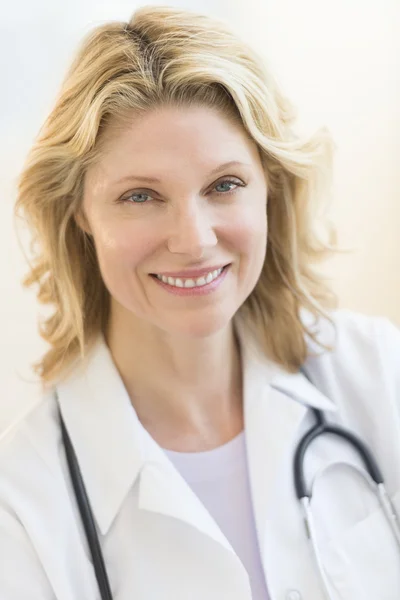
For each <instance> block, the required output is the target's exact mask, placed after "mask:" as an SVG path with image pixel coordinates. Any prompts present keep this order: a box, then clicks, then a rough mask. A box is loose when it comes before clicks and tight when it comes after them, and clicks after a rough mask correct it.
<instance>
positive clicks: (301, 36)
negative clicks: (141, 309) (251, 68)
mask: <svg viewBox="0 0 400 600" xmlns="http://www.w3.org/2000/svg"><path fill="white" fill-rule="evenodd" d="M140 4H142V3H137V2H128V1H123V0H120V1H116V0H108V1H105V2H100V1H98V0H97V1H96V0H69V2H68V3H65V2H62V1H61V0H59V1H58V2H55V1H54V0H52V1H50V0H42V1H41V2H34V3H31V2H30V0H20V2H18V3H8V5H7V9H6V12H5V11H4V10H3V13H2V22H1V25H0V31H1V35H0V55H1V56H2V57H3V62H4V61H5V67H4V70H3V69H2V71H3V72H2V90H3V93H2V94H1V98H0V103H1V110H0V134H1V139H2V153H1V161H0V182H1V183H0V185H1V192H2V194H1V197H2V202H1V203H0V211H1V213H0V227H1V235H0V243H1V251H2V256H3V261H2V277H1V284H0V285H1V292H2V293H1V295H0V302H1V313H2V317H3V328H2V343H1V345H0V359H1V360H0V382H1V384H0V391H1V396H0V398H1V401H0V435H1V432H4V431H6V430H7V429H8V428H10V427H12V426H13V423H15V422H16V421H17V420H18V419H19V418H20V417H21V415H23V414H24V412H26V411H27V410H29V409H30V407H32V406H33V404H34V403H35V402H36V401H38V399H39V397H40V393H39V392H40V390H39V387H38V386H37V385H35V384H34V383H29V381H31V380H33V376H32V373H31V371H30V369H29V364H30V362H31V361H32V360H33V359H34V358H36V357H37V356H39V354H40V353H41V352H42V351H43V350H44V344H43V343H42V341H41V340H40V339H39V337H38V335H37V331H36V329H37V327H36V320H37V317H38V314H39V309H38V306H37V304H36V300H35V296H34V293H33V292H28V291H24V290H22V288H21V286H20V280H21V278H22V276H23V274H24V272H25V270H26V268H25V263H24V259H23V256H22V253H21V251H20V249H19V247H18V243H17V240H16V237H15V233H14V229H13V222H12V207H13V202H14V198H15V187H14V186H15V177H16V175H17V173H18V171H19V169H20V168H21V165H22V161H23V159H24V156H25V154H26V152H27V150H28V148H29V146H30V144H31V142H32V140H33V137H34V136H35V135H36V133H37V130H38V128H39V126H40V124H41V123H42V121H43V119H44V118H45V116H46V114H47V112H48V110H49V109H50V107H51V106H52V102H53V99H54V96H55V94H56V91H57V89H58V86H59V84H60V82H61V79H62V77H63V74H64V72H65V69H66V67H67V65H68V64H69V61H70V57H71V54H72V52H73V51H74V49H75V47H76V44H77V43H78V41H79V40H80V39H81V37H82V35H83V34H84V33H86V32H87V31H88V30H89V29H90V28H91V27H92V26H93V25H96V24H97V23H100V22H102V21H104V20H108V19H113V20H119V19H121V20H125V19H127V18H128V17H129V15H130V14H131V13H132V12H133V10H134V9H135V7H136V6H138V5H140ZM148 4H151V2H149V3H148ZM153 4H157V2H153ZM160 4H162V2H160ZM166 4H167V2H166ZM171 4H173V5H175V6H182V7H187V8H193V9H195V10H199V11H201V12H204V13H209V14H211V15H216V16H219V17H222V18H223V19H225V20H227V21H229V22H230V23H231V24H232V26H233V27H234V28H235V29H236V30H237V31H238V32H239V33H240V34H242V35H244V36H245V37H246V38H247V39H249V40H250V41H251V42H252V43H253V44H254V46H255V47H256V49H257V50H258V51H259V52H260V53H261V54H263V55H265V57H266V58H267V59H268V60H269V61H270V63H271V64H272V66H273V68H274V70H275V72H276V74H277V76H278V79H279V80H280V82H281V84H282V86H283V87H284V90H285V91H286V93H287V95H288V96H289V97H290V98H292V100H293V101H294V103H295V104H296V105H297V106H298V109H299V117H300V127H301V128H303V130H304V131H308V130H309V131H312V130H313V129H315V128H318V127H320V126H325V125H326V126H328V128H329V129H330V131H331V133H332V135H333V137H334V139H335V142H336V144H337V146H338V150H337V153H336V158H335V179H334V202H333V205H332V208H331V216H332V218H333V219H334V220H335V222H336V223H337V225H338V229H339V241H340V243H341V244H343V245H344V246H346V247H349V246H350V247H352V248H353V253H352V254H349V255H344V256H340V257H336V258H335V259H334V260H332V261H330V262H329V263H327V264H326V265H325V272H326V273H327V274H328V275H329V276H330V277H331V278H332V285H333V287H334V289H335V290H336V291H337V293H338V295H339V301H340V306H343V307H346V308H350V309H354V310H358V311H361V312H364V313H367V314H381V315H385V316H388V317H389V318H391V319H392V320H393V321H394V322H396V323H397V324H399V325H400V269H399V257H400V241H399V235H398V229H399V227H400V198H399V192H398V190H399V188H400V174H399V173H400V170H399V168H398V162H399V156H400V141H399V140H400V123H399V121H400V110H399V106H400V84H399V78H400V75H399V73H400V68H399V67H400V52H399V50H400V48H399V46H400V43H399V39H400V36H399V35H398V32H399V30H400V29H399V25H400V3H399V2H398V0H380V2H379V3H377V2H376V1H373V2H372V1H371V0H363V1H361V0H336V2H330V1H328V0H301V2H299V0H274V1H273V2H272V1H270V2H266V1H265V0H242V1H241V2H236V3H232V1H231V0H230V1H228V0H220V1H219V2H218V0H213V1H212V2H211V1H210V0H209V1H208V2H204V1H203V2H202V1H200V0H198V1H197V2H194V1H192V2H179V3H178V2H171Z"/></svg>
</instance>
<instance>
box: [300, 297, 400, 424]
mask: <svg viewBox="0 0 400 600" xmlns="http://www.w3.org/2000/svg"><path fill="white" fill-rule="evenodd" d="M329 316H330V318H331V319H332V324H331V323H329V322H328V321H326V320H323V321H320V322H318V325H317V326H316V327H317V332H318V339H319V341H322V342H323V343H324V344H328V345H330V346H331V347H332V351H323V352H322V351H321V350H319V353H318V356H311V355H310V356H309V358H308V359H307V361H306V363H305V368H306V370H307V372H308V373H309V375H310V377H311V379H312V380H313V383H315V385H316V386H317V387H318V388H319V389H320V390H321V391H322V392H323V393H325V394H326V395H327V396H328V397H330V398H331V399H332V400H333V401H334V402H335V403H336V404H338V405H339V408H342V409H343V410H345V411H347V410H349V409H351V407H353V409H354V410H357V411H362V410H367V409H369V410H370V411H372V412H375V411H376V410H377V407H378V403H377V398H379V399H380V400H382V398H385V400H386V402H385V406H383V405H382V401H380V402H379V408H380V410H381V409H382V410H383V411H384V410H385V409H387V410H395V412H396V415H397V416H398V415H399V414H400V329H399V328H398V327H397V326H396V325H395V324H394V323H393V322H392V321H391V320H390V319H388V318H387V317H384V316H375V315H366V314H363V313H360V312H356V311H352V310H348V309H337V310H334V311H332V312H331V313H329ZM310 346H311V345H310ZM315 350H316V345H315V346H314V345H313V346H312V351H313V352H314V351H315Z"/></svg>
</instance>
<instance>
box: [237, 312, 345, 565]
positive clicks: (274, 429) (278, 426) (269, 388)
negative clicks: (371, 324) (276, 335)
mask: <svg viewBox="0 0 400 600" xmlns="http://www.w3.org/2000/svg"><path fill="white" fill-rule="evenodd" d="M236 327H237V331H238V334H239V339H240V346H241V359H242V369H243V401H244V421H245V431H246V445H247V454H248V468H249V479H250V487H251V491H252V499H253V507H254V516H255V523H256V528H257V534H258V540H259V544H260V551H261V556H262V558H263V559H264V558H265V540H266V536H267V534H268V532H267V530H266V528H267V523H268V515H269V514H271V502H270V498H271V495H272V493H271V492H272V490H273V489H274V488H275V487H276V485H277V482H278V480H280V479H281V475H282V469H285V477H286V479H288V480H290V482H289V490H291V493H290V498H289V499H288V501H289V502H293V499H294V496H293V490H292V489H291V488H292V487H293V486H292V469H291V463H292V457H293V452H294V448H295V444H296V442H297V440H298V438H299V435H300V432H301V430H302V429H304V423H305V421H306V419H307V416H306V415H307V413H308V412H309V411H308V409H309V407H315V408H319V409H321V410H328V411H335V410H336V407H335V405H334V404H333V403H332V402H331V400H329V399H328V398H327V397H326V396H325V395H324V394H322V393H321V392H320V391H319V390H318V389H317V388H316V387H315V386H314V385H313V384H312V383H311V382H309V381H308V379H307V378H306V377H305V376H304V374H302V373H301V372H298V373H289V372H288V371H286V370H285V369H283V368H282V367H281V366H280V365H279V364H277V363H274V362H272V361H269V360H268V359H267V358H266V357H265V355H264V354H263V352H262V351H261V350H260V348H259V347H258V346H257V344H256V343H255V340H254V339H253V338H252V337H251V336H250V335H249V332H246V328H245V325H244V324H243V322H242V323H241V322H238V323H237V325H236ZM288 465H289V466H290V468H289V469H288ZM296 508H298V507H297V504H296Z"/></svg>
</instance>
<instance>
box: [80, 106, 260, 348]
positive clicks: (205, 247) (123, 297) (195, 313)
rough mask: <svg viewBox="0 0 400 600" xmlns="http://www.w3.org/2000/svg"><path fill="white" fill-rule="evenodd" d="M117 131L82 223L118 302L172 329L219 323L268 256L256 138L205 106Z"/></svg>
mask: <svg viewBox="0 0 400 600" xmlns="http://www.w3.org/2000/svg"><path fill="white" fill-rule="evenodd" d="M110 132H111V134H112V135H110V136H107V140H106V141H105V146H104V152H103V153H102V158H101V159H100V161H99V162H98V163H97V164H96V165H94V166H92V167H91V168H90V169H89V171H88V172H87V173H86V177H85V185H84V199H83V209H84V213H85V216H86V221H87V225H83V226H84V227H85V228H86V231H88V232H89V233H90V234H91V235H92V236H93V238H94V243H95V247H96V251H97V256H98V261H99V265H100V270H101V274H102V277H103V280H104V283H105V285H106V287H107V289H108V290H109V292H110V294H111V310H112V312H113V313H115V311H119V313H120V314H119V316H120V317H121V318H122V322H125V321H126V320H128V321H129V320H131V319H133V320H137V319H140V320H141V321H145V322H147V323H148V324H151V325H153V326H156V327H157V328H160V329H161V330H163V331H165V332H168V333H171V334H174V333H177V334H184V335H189V336H206V335H210V334H212V333H214V332H216V331H218V330H219V329H221V328H222V327H224V326H226V325H227V324H228V323H229V321H230V320H231V318H232V317H233V315H234V314H235V313H236V311H237V310H238V309H239V307H240V306H241V304H242V303H243V302H244V301H245V299H246V298H247V297H248V296H249V294H250V293H251V291H252V290H253V288H254V286H255V285H256V283H257V280H258V278H259V276H260V272H261V269H262V265H263V263H264V257H265V252H266V242H267V211H266V202H267V185H266V180H265V175H264V171H263V168H262V164H261V160H260V157H259V153H258V150H257V147H256V145H255V144H254V142H252V141H251V140H249V138H248V137H247V135H246V133H245V131H244V130H243V129H242V128H241V127H240V126H239V125H234V124H232V122H231V121H229V120H227V119H226V118H224V117H222V116H220V114H219V113H217V112H215V111H214V110H211V109H209V108H205V107H191V108H186V109H181V108H180V109H177V108H172V107H168V108H162V109H158V110H156V111H153V112H149V113H147V114H146V115H145V116H140V117H136V118H133V119H132V121H131V122H130V124H129V125H128V126H127V127H125V128H124V129H122V130H121V129H119V130H115V131H113V130H110ZM233 161H235V162H233ZM224 163H231V164H226V165H225V166H223V165H224ZM79 222H80V224H81V225H82V221H79ZM221 268H223V270H222V272H220V269H221ZM121 318H120V320H119V322H121ZM124 320H125V321H124ZM142 324H143V323H142ZM126 325H127V327H129V323H128V322H126Z"/></svg>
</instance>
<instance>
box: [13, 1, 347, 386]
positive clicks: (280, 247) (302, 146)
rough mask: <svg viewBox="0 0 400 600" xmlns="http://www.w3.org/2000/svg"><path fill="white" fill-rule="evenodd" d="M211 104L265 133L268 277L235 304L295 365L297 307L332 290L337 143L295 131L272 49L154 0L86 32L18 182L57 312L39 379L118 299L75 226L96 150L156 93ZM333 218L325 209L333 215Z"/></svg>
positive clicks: (45, 380)
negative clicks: (327, 271)
mask: <svg viewBox="0 0 400 600" xmlns="http://www.w3.org/2000/svg"><path fill="white" fill-rule="evenodd" d="M167 104H170V105H174V106H191V105H203V106H207V107H211V108H214V109H216V110H218V111H220V112H221V113H222V114H223V115H224V116H227V117H229V118H232V119H233V120H234V121H235V122H240V123H241V125H242V126H243V127H244V129H245V130H246V132H247V134H248V135H249V136H250V137H251V138H252V140H253V141H254V142H255V143H256V144H257V146H258V149H259V152H260V156H261V158H262V162H263V166H264V170H265V175H266V178H267V180H268V203H267V217H268V230H269V231H268V244H267V252H266V258H265V263H264V266H263V269H262V272H261V276H260V279H259V281H258V283H257V285H256V287H255V289H254V290H253V292H252V293H251V294H250V296H249V297H248V298H247V300H246V301H245V302H244V304H243V305H242V307H241V308H240V309H239V311H238V313H237V314H238V315H242V316H243V317H244V318H246V319H247V320H248V322H249V323H250V325H252V326H253V328H254V331H255V332H256V333H257V335H258V336H259V339H260V341H261V343H262V346H263V348H264V349H265V353H266V355H267V356H268V357H270V358H271V359H272V360H274V361H276V362H278V363H280V364H281V365H282V366H283V367H285V368H286V369H287V370H288V371H290V372H295V371H297V370H298V368H299V367H300V365H301V364H302V363H303V362H304V360H305V359H306V356H307V344H306V340H305V334H306V335H308V336H309V338H311V339H313V340H314V341H316V342H317V343H319V344H320V346H322V347H323V348H325V349H331V347H330V346H324V345H323V344H322V343H320V342H318V340H317V339H316V338H315V335H314V333H313V332H312V331H311V329H308V327H307V326H306V325H305V323H304V322H303V319H302V318H301V314H302V311H303V310H305V311H307V312H308V311H309V312H310V313H311V314H312V315H314V317H315V319H317V318H318V317H319V316H325V317H326V318H328V319H329V320H330V321H331V323H333V321H332V320H331V319H330V317H329V314H328V313H327V312H325V310H324V308H327V307H329V308H332V307H336V306H337V298H336V296H335V294H334V293H333V292H332V290H330V289H329V288H328V286H327V284H326V283H325V282H324V280H323V279H324V278H323V277H322V275H321V274H318V273H317V272H316V271H315V270H314V269H313V265H314V264H315V263H317V262H319V261H321V260H324V259H325V258H326V257H327V256H328V255H329V254H330V253H332V252H341V250H339V249H338V248H337V247H335V248H334V247H333V245H332V243H333V242H334V240H335V239H336V237H335V236H336V231H335V228H334V227H333V226H332V224H329V226H328V228H327V231H329V240H328V241H323V239H322V238H320V236H319V234H318V231H317V227H318V226H319V225H320V223H321V222H322V221H321V220H318V219H317V212H318V210H319V209H320V208H321V207H324V206H325V205H327V200H328V199H329V198H330V195H331V187H332V186H331V179H332V177H331V174H332V155H333V149H334V144H333V142H332V139H331V137H330V135H329V133H328V131H327V130H326V128H323V129H321V130H319V131H318V132H317V133H315V134H314V135H313V136H312V137H311V138H307V139H300V137H299V136H298V135H296V134H295V133H294V130H293V125H294V121H295V111H294V109H293V106H292V105H291V103H290V102H289V101H288V100H287V98H285V97H284V95H283V94H282V92H281V91H280V89H279V87H278V84H277V81H276V80H275V78H274V76H273V74H272V73H271V72H269V69H268V68H267V65H266V62H265V60H263V59H261V57H260V56H259V55H258V54H257V53H256V51H255V50H254V49H252V48H251V47H250V46H249V45H247V44H246V43H245V42H244V41H243V40H242V39H240V38H239V37H238V35H237V34H235V33H233V31H231V30H230V29H229V28H228V27H227V25H226V24H224V23H223V22H221V21H219V20H216V19H212V18H210V17H208V16H205V15H201V14H197V13H195V12H191V11H184V10H181V9H176V8H172V7H166V6H146V7H142V8H140V9H138V10H136V11H135V13H134V14H133V15H132V18H131V19H130V21H129V22H127V23H125V22H110V23H106V24H103V25H100V26H97V27H96V28H95V29H93V30H92V31H91V32H90V33H89V34H88V35H87V36H86V37H85V39H84V40H83V41H82V44H81V46H80V48H79V49H78V51H77V53H76V56H75V58H74V60H73V62H72V64H71V66H70V68H69V70H68V72H67V74H66V77H65V79H64V82H63V84H62V86H61V89H60V92H59V95H58V97H57V99H56V102H55V106H54V108H53V110H52V111H51V113H50V115H49V116H48V118H47V119H46V121H45V123H44V124H43V126H42V128H41V129H40V131H39V134H38V136H37V138H36V140H35V142H34V144H33V146H32V148H31V150H30V152H29V154H28V157H27V159H26V164H25V165H24V168H23V170H22V172H21V174H20V177H19V180H18V197H17V202H16V207H15V214H16V216H22V217H23V218H24V219H25V221H26V222H27V224H28V227H29V229H30V231H31V234H32V244H31V258H30V259H28V261H29V263H30V271H29V273H28V274H27V275H26V277H25V278H24V280H23V284H24V286H25V287H28V286H32V285H35V284H36V285H37V298H38V301H39V302H40V303H43V304H50V305H52V306H53V307H54V311H53V312H52V314H51V315H50V316H47V317H46V318H44V319H42V321H41V322H40V323H39V331H40V334H41V337H42V338H43V339H44V340H45V341H46V342H48V344H49V345H50V348H49V350H48V351H47V352H46V353H45V355H44V356H43V357H42V359H41V360H40V361H39V362H37V363H35V364H34V365H33V369H34V371H35V373H36V374H38V375H39V376H40V379H41V381H42V384H43V386H46V385H47V384H49V383H51V382H54V381H55V380H57V379H59V378H60V377H61V376H62V374H63V373H64V372H65V371H66V370H69V369H70V368H71V366H72V365H73V364H74V363H75V362H76V361H77V360H79V359H80V358H83V357H84V356H85V353H86V351H87V349H88V346H90V345H91V343H92V342H93V341H94V339H95V338H96V337H97V335H98V333H99V332H103V333H104V330H105V327H106V324H107V321H108V316H109V307H110V302H109V300H110V297H109V292H108V290H107V289H106V287H105V284H104V282H103V280H102V277H101V274H100V269H99V265H98V262H97V258H96V251H95V247H94V244H93V240H92V238H91V237H90V236H89V235H88V234H86V233H85V232H84V231H83V230H82V229H81V228H80V227H79V226H78V224H77V219H76V216H77V215H78V213H79V211H80V208H81V204H82V195H83V181H84V176H85V172H86V170H87V168H88V166H89V165H92V164H94V163H95V162H96V161H97V160H98V159H99V157H100V156H101V152H102V142H103V140H104V139H105V135H104V133H105V132H106V131H107V130H109V128H108V126H109V125H112V124H114V123H117V122H120V123H121V124H122V125H123V123H124V119H125V118H127V117H128V116H129V115H132V111H133V112H135V114H136V113H139V112H140V111H149V110H152V109H153V108H156V107H159V106H161V105H167ZM326 224H327V225H328V220H327V219H326Z"/></svg>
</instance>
